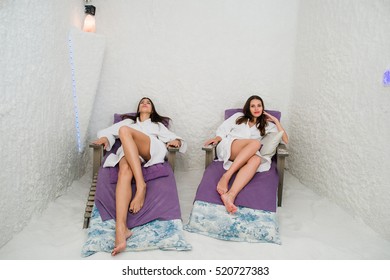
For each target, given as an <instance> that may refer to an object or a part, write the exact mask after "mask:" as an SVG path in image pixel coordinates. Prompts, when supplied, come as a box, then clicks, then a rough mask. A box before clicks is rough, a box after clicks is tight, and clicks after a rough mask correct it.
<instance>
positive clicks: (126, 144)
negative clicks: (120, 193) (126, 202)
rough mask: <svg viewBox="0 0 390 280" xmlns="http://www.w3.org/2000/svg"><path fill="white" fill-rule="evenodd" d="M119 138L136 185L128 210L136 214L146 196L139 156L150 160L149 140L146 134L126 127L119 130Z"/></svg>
mask: <svg viewBox="0 0 390 280" xmlns="http://www.w3.org/2000/svg"><path fill="white" fill-rule="evenodd" d="M119 138H120V140H121V142H122V147H123V151H124V153H125V158H126V161H127V163H128V164H129V166H130V168H131V170H132V172H133V175H134V179H135V184H136V193H135V196H134V198H133V200H132V201H131V203H130V207H129V210H130V211H131V212H132V213H138V211H139V210H141V208H142V206H143V205H144V201H145V194H146V183H145V180H144V177H143V175H142V170H141V161H140V158H139V156H141V157H142V158H143V159H144V160H146V161H148V160H149V159H150V138H149V136H147V135H146V134H144V133H142V132H140V131H138V130H135V129H132V128H130V127H127V126H123V127H121V128H120V129H119Z"/></svg>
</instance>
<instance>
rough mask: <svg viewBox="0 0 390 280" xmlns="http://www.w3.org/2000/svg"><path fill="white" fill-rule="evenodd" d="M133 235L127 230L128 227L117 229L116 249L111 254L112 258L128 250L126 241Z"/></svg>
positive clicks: (118, 227)
mask: <svg viewBox="0 0 390 280" xmlns="http://www.w3.org/2000/svg"><path fill="white" fill-rule="evenodd" d="M132 234H133V233H132V232H131V231H130V230H129V229H128V228H127V226H120V225H118V226H117V227H116V229H115V247H114V249H113V250H112V252H111V256H115V255H117V254H119V253H120V252H122V251H124V250H125V249H126V245H127V243H126V240H127V239H128V238H129V237H130V236H131V235H132Z"/></svg>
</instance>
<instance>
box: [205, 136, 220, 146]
mask: <svg viewBox="0 0 390 280" xmlns="http://www.w3.org/2000/svg"><path fill="white" fill-rule="evenodd" d="M221 140H222V138H221V137H220V136H216V137H214V138H211V139H209V140H207V141H206V142H204V145H205V146H208V145H217V144H218V143H219V142H221Z"/></svg>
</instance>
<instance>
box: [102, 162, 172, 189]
mask: <svg viewBox="0 0 390 280" xmlns="http://www.w3.org/2000/svg"><path fill="white" fill-rule="evenodd" d="M107 168H109V170H110V184H116V182H117V181H118V171H119V167H118V165H117V166H115V167H107ZM141 169H142V174H143V176H144V179H145V182H149V181H151V180H154V179H157V178H161V177H166V176H168V175H169V169H167V168H166V167H165V166H164V164H163V163H157V164H154V165H151V166H148V167H144V166H142V167H141Z"/></svg>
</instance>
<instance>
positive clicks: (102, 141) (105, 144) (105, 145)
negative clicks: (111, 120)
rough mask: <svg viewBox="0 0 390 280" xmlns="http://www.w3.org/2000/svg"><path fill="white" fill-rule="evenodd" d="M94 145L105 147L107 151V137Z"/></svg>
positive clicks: (94, 142) (96, 141)
mask: <svg viewBox="0 0 390 280" xmlns="http://www.w3.org/2000/svg"><path fill="white" fill-rule="evenodd" d="M92 143H93V144H96V145H103V147H104V149H105V150H107V148H108V139H107V137H102V138H99V139H98V140H95V141H93V142H92Z"/></svg>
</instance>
